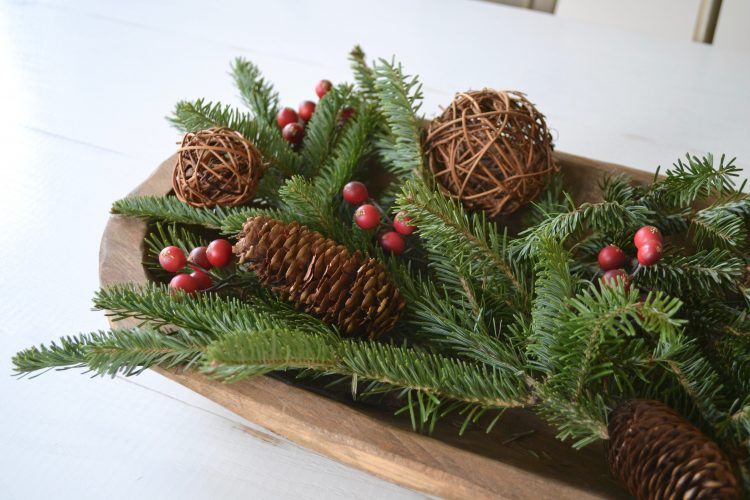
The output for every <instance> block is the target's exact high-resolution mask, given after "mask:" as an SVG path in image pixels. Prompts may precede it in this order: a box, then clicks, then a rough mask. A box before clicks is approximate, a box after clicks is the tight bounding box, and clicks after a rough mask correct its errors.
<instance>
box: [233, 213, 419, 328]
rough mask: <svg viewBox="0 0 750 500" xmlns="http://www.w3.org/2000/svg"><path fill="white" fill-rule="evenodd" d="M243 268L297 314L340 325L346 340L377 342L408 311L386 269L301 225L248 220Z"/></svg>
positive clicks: (238, 250) (241, 244)
mask: <svg viewBox="0 0 750 500" xmlns="http://www.w3.org/2000/svg"><path fill="white" fill-rule="evenodd" d="M234 253H235V254H236V255H237V256H238V257H239V260H240V264H245V265H246V266H247V267H248V268H249V269H251V270H252V271H254V272H255V274H256V275H257V276H258V278H259V279H260V281H261V282H262V283H263V284H265V285H268V286H271V287H272V288H273V289H274V290H275V291H276V292H278V293H280V294H281V296H282V297H283V298H284V299H285V300H288V301H290V302H292V303H293V304H294V305H295V307H296V308H297V309H300V310H303V311H305V312H308V313H311V314H313V315H315V316H317V317H319V318H321V319H322V320H323V321H325V322H327V323H332V324H335V325H337V326H338V327H339V328H340V329H341V331H342V332H343V333H345V334H348V335H352V334H355V333H360V332H361V333H365V334H367V335H368V336H369V337H370V338H375V337H377V336H379V335H381V334H382V333H385V332H386V331H388V330H390V329H391V328H392V327H393V325H394V324H395V323H396V321H397V320H398V317H399V314H400V313H401V310H402V309H403V308H404V300H403V298H402V297H401V294H400V293H399V291H398V289H397V288H396V287H395V286H394V285H393V283H391V281H390V280H389V279H388V277H387V275H386V271H385V268H384V267H383V264H382V263H380V262H379V261H377V260H375V259H371V258H367V257H362V255H361V254H360V253H359V252H356V253H355V254H354V255H352V254H350V253H349V251H348V250H347V249H346V248H344V247H343V246H341V245H338V244H336V242H335V241H333V240H329V239H327V238H325V237H323V235H321V234H320V233H318V232H316V231H312V230H311V229H308V228H307V227H305V226H301V225H300V224H299V223H297V222H292V223H291V224H285V223H283V222H280V221H277V220H274V219H271V218H269V217H263V216H259V217H252V218H250V219H248V220H247V222H246V223H245V225H244V227H243V231H242V233H241V234H240V237H239V241H238V242H237V244H236V245H235V246H234Z"/></svg>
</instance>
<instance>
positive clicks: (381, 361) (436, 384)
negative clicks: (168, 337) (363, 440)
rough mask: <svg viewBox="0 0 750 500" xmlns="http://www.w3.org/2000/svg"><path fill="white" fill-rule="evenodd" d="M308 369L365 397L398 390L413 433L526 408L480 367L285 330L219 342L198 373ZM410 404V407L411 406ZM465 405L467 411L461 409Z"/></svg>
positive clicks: (234, 376) (229, 376) (231, 376)
mask: <svg viewBox="0 0 750 500" xmlns="http://www.w3.org/2000/svg"><path fill="white" fill-rule="evenodd" d="M278 369H282V370H286V369H312V370H316V371H321V372H324V373H328V374H339V375H345V376H350V377H353V380H355V381H362V382H366V381H371V382H374V383H375V384H376V386H380V387H379V388H375V387H376V386H371V388H370V389H369V391H368V392H370V393H377V392H383V391H384V390H399V391H401V394H402V395H404V394H405V395H406V396H407V406H406V409H407V410H408V411H409V412H410V413H411V415H412V422H413V424H414V426H415V427H418V428H424V424H428V429H431V428H432V427H434V422H435V421H436V420H437V419H438V418H439V417H441V416H445V414H446V413H447V412H450V411H452V410H456V409H458V408H459V406H457V405H455V404H454V403H456V402H458V403H460V404H461V405H462V406H461V407H462V408H464V409H466V408H469V410H470V412H469V413H470V415H469V416H467V420H469V419H473V418H474V416H475V414H476V412H477V411H479V412H483V411H486V410H487V409H505V408H508V407H519V406H524V405H525V404H527V401H526V397H527V396H526V395H524V394H523V393H522V392H521V393H518V392H506V391H504V390H503V387H505V384H502V383H501V376H500V375H499V374H498V373H497V372H495V371H493V370H490V369H488V368H486V367H482V366H477V365H472V364H468V363H465V362H462V361H459V360H455V359H451V358H448V357H444V356H439V355H436V354H428V353H423V352H419V351H415V350H412V349H408V348H402V347H395V346H389V345H385V344H382V343H377V342H375V343H368V342H357V341H332V340H331V339H330V338H327V337H321V336H315V335H309V334H302V333H300V332H294V331H290V330H284V331H273V330H269V331H266V332H262V333H257V334H250V335H247V334H237V335H231V336H227V337H225V338H224V339H223V340H221V341H219V342H216V343H214V344H213V345H211V347H209V349H208V352H207V357H206V360H205V364H204V368H203V370H204V373H206V374H208V375H210V376H214V377H218V378H222V379H226V380H228V381H237V380H241V379H243V378H247V377H253V376H257V375H260V374H263V373H267V372H268V371H271V370H278ZM415 400H416V401H415ZM467 405H468V406H467Z"/></svg>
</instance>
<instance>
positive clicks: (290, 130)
mask: <svg viewBox="0 0 750 500" xmlns="http://www.w3.org/2000/svg"><path fill="white" fill-rule="evenodd" d="M304 136H305V127H303V126H302V125H300V124H299V123H298V122H292V123H287V124H286V125H285V126H284V128H283V129H282V130H281V137H283V138H284V140H285V141H286V142H288V143H289V144H291V145H293V146H296V145H298V144H299V143H300V142H302V138H303V137H304Z"/></svg>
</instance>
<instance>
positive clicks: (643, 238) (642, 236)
mask: <svg viewBox="0 0 750 500" xmlns="http://www.w3.org/2000/svg"><path fill="white" fill-rule="evenodd" d="M652 241H656V242H657V243H661V242H662V237H661V231H659V229H658V228H656V227H654V226H643V227H642V228H640V229H639V230H638V231H636V232H635V236H634V237H633V243H635V247H636V248H641V245H643V244H644V243H648V242H652Z"/></svg>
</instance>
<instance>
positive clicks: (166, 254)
mask: <svg viewBox="0 0 750 500" xmlns="http://www.w3.org/2000/svg"><path fill="white" fill-rule="evenodd" d="M185 264H187V259H186V258H185V252H183V251H182V250H181V249H179V248H177V247H175V246H169V247H166V248H164V249H163V250H162V251H161V252H159V265H160V266H161V267H163V268H164V269H165V270H167V271H169V272H170V273H176V272H177V271H179V270H180V269H182V268H183V267H185Z"/></svg>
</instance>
